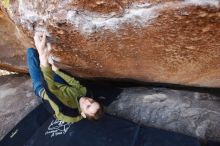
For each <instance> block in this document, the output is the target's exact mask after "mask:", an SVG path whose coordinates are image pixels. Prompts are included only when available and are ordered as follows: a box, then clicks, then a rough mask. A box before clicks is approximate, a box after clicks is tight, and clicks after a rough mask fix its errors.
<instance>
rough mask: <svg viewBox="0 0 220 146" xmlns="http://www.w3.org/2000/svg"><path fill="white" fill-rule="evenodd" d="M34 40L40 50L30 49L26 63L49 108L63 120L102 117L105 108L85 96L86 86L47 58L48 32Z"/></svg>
mask: <svg viewBox="0 0 220 146" xmlns="http://www.w3.org/2000/svg"><path fill="white" fill-rule="evenodd" d="M34 41H35V46H36V48H37V50H36V49H34V48H28V49H27V64H28V69H29V73H30V76H31V79H32V84H33V88H34V92H35V94H36V95H37V96H38V97H41V98H42V99H43V102H44V104H45V105H46V106H47V109H48V108H49V109H50V111H52V112H53V113H54V115H55V117H56V118H57V119H58V120H62V121H64V122H78V121H80V120H81V119H82V118H88V119H91V120H97V119H99V118H100V117H101V116H102V114H103V108H102V106H101V105H100V104H99V103H98V102H97V101H95V100H94V99H92V98H89V97H85V95H86V88H85V87H83V86H82V85H80V83H79V82H78V81H77V80H75V79H74V78H73V77H70V76H69V75H67V74H65V73H63V72H61V71H60V70H59V69H58V68H57V67H56V66H55V65H54V64H53V63H51V64H50V63H49V62H48V56H49V51H48V50H51V45H50V44H49V43H47V41H46V35H45V34H42V33H36V34H35V36H34Z"/></svg>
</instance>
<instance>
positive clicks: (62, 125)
mask: <svg viewBox="0 0 220 146" xmlns="http://www.w3.org/2000/svg"><path fill="white" fill-rule="evenodd" d="M70 126H71V123H66V122H63V121H60V120H52V121H51V123H50V125H49V126H48V128H47V131H46V132H45V135H50V137H54V136H58V135H64V134H66V133H67V131H68V129H69V128H70Z"/></svg>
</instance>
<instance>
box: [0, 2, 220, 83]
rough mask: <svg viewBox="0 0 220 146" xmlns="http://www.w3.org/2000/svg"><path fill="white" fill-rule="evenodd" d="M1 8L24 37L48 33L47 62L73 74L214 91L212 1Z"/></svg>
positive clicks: (219, 77) (216, 33) (219, 67)
mask: <svg viewBox="0 0 220 146" xmlns="http://www.w3.org/2000/svg"><path fill="white" fill-rule="evenodd" d="M1 5H2V6H3V7H4V8H5V9H6V10H7V12H8V15H9V16H10V18H11V19H12V20H13V21H14V23H15V24H16V26H17V27H18V28H19V29H20V30H22V31H23V32H24V33H25V34H26V35H27V36H29V37H30V38H32V37H33V34H34V32H35V31H46V32H47V33H48V34H50V35H51V36H52V38H54V40H55V41H56V45H55V47H54V49H53V51H52V53H53V59H54V60H55V61H57V63H58V65H59V66H60V67H61V68H63V69H66V70H68V71H70V73H72V74H74V75H77V76H80V77H84V78H85V77H92V78H94V77H104V78H114V79H115V78H116V79H122V78H128V79H134V80H139V81H146V82H163V83H174V84H184V85H193V86H207V87H220V73H219V72H220V2H219V1H218V0H212V1H207V0H183V1H175V0H166V1H160V0H157V1H151V0H146V1H138V0H137V1H132V0H128V1H120V2H119V1H115V0H107V1H100V0H94V1H89V0H84V1H81V0H79V1H73V0H69V1H67V0H64V1H58V0H54V1H34V2H33V1H28V0H19V1H13V2H11V3H7V1H2V2H1ZM1 49H2V47H1ZM12 49H14V48H12ZM14 50H16V49H14ZM21 50H22V49H21ZM14 52H15V51H14ZM5 54H6V53H5ZM15 54H16V55H18V56H19V57H20V58H21V59H22V58H23V57H24V56H23V55H24V54H21V55H20V54H17V53H15ZM6 55H7V54H6ZM0 59H1V61H2V58H0ZM8 62H9V63H10V60H9V61H8ZM11 65H14V66H15V65H17V64H12V63H11ZM23 66H24V64H19V65H18V66H15V67H17V68H19V67H23Z"/></svg>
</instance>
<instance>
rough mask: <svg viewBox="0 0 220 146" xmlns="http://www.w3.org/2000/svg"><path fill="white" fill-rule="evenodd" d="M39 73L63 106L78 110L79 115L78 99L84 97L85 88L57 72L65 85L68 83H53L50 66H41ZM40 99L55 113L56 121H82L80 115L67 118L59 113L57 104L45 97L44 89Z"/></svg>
mask: <svg viewBox="0 0 220 146" xmlns="http://www.w3.org/2000/svg"><path fill="white" fill-rule="evenodd" d="M41 71H42V73H43V76H44V79H45V81H46V83H47V86H48V89H49V91H50V92H51V93H53V94H54V95H55V96H56V97H57V98H58V99H59V100H60V101H61V102H62V103H63V104H64V105H65V106H67V107H69V108H73V109H74V108H75V109H78V110H79V113H80V107H79V102H78V99H79V98H80V97H82V96H85V94H86V88H85V87H83V86H82V85H80V83H79V81H76V80H75V79H74V78H73V77H71V76H69V75H67V74H65V73H63V72H61V71H59V70H57V71H56V72H55V73H56V74H57V75H59V76H60V77H61V78H63V79H64V80H65V81H66V83H68V85H65V84H61V83H58V82H55V81H54V78H53V71H52V69H51V67H50V66H48V67H42V66H41ZM41 97H43V99H44V100H47V101H48V102H49V104H50V106H51V107H52V109H53V110H54V112H55V116H56V118H57V119H59V120H62V121H65V122H78V121H79V120H81V119H82V117H81V116H80V114H79V115H78V116H74V117H73V116H68V115H66V114H65V113H64V112H62V111H60V108H59V106H58V104H57V103H56V102H54V101H53V100H52V99H51V98H50V97H49V96H48V95H47V93H46V90H45V89H44V90H43V91H42V92H41Z"/></svg>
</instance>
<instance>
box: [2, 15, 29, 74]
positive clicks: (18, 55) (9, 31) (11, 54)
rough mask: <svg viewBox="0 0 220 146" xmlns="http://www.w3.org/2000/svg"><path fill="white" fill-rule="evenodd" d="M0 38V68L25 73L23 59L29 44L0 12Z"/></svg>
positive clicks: (20, 32)
mask: <svg viewBox="0 0 220 146" xmlns="http://www.w3.org/2000/svg"><path fill="white" fill-rule="evenodd" d="M0 36H1V39H0V51H1V53H0V68H1V69H6V70H9V71H18V72H27V69H26V65H25V58H24V57H25V48H26V47H28V46H30V43H29V42H28V41H27V40H28V39H27V38H25V36H24V34H23V33H22V31H20V30H19V29H18V28H17V26H16V25H15V24H14V23H13V22H12V21H11V20H10V19H9V18H8V17H6V14H4V12H3V11H0Z"/></svg>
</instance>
